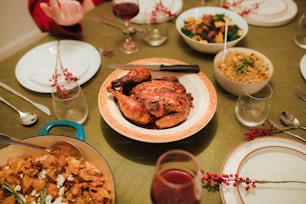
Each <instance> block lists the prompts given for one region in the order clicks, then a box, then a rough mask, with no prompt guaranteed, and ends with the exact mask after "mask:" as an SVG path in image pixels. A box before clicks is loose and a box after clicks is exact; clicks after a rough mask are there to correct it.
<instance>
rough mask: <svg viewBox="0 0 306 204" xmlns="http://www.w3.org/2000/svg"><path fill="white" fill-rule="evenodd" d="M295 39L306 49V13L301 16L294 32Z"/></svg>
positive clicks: (297, 43)
mask: <svg viewBox="0 0 306 204" xmlns="http://www.w3.org/2000/svg"><path fill="white" fill-rule="evenodd" d="M293 39H294V42H295V44H296V45H297V46H299V47H301V48H303V49H306V13H304V14H303V15H302V16H301V17H300V19H299V21H298V24H297V26H296V29H295V32H294V34H293Z"/></svg>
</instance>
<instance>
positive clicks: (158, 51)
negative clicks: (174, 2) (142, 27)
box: [0, 0, 306, 204]
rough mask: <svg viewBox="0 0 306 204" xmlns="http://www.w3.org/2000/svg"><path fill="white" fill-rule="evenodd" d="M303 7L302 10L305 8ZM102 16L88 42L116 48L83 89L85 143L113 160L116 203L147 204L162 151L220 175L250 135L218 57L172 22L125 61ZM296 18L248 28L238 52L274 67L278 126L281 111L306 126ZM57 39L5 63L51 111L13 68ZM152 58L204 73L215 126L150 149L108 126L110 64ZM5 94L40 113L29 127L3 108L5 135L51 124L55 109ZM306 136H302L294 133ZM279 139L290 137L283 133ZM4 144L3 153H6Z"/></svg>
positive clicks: (91, 25)
mask: <svg viewBox="0 0 306 204" xmlns="http://www.w3.org/2000/svg"><path fill="white" fill-rule="evenodd" d="M199 2H200V1H191V0H185V1H184V10H185V9H188V8H191V7H194V6H197V4H198V3H199ZM296 3H297V5H298V7H299V13H298V16H297V17H299V16H301V14H302V12H303V9H304V10H305V8H306V1H304V0H298V1H296ZM302 8H303V9H302ZM101 13H109V14H111V3H110V2H107V3H104V4H102V5H100V6H98V7H97V8H96V9H95V10H94V11H92V12H90V13H89V14H88V15H87V16H86V19H85V20H84V22H83V25H84V38H83V39H82V40H83V41H85V42H88V43H90V44H92V45H93V46H96V47H100V48H106V49H115V52H114V54H113V55H112V56H110V57H102V65H101V67H100V69H99V71H98V72H97V74H96V75H95V76H94V77H93V78H92V79H91V80H89V81H88V82H87V83H86V84H84V85H82V88H83V90H84V93H85V95H86V97H87V101H88V104H89V118H88V119H87V121H86V123H85V124H84V128H85V133H86V142H87V143H89V144H90V145H92V146H93V147H95V148H96V149H97V150H98V151H99V152H100V153H101V154H102V155H103V156H104V158H105V160H106V161H107V162H108V164H109V166H110V168H111V171H112V173H113V175H114V178H115V184H116V200H117V203H120V204H122V203H124V204H126V203H133V204H136V203H150V183H151V178H152V176H153V173H154V165H155V162H156V158H157V157H158V156H159V155H160V154H161V153H162V152H164V151H166V150H168V149H173V148H180V149H185V150H188V151H190V152H192V153H193V154H194V155H196V158H197V160H198V162H199V164H200V167H201V168H204V169H205V170H207V171H210V172H217V173H220V169H221V167H222V164H223V162H224V160H225V158H226V156H227V154H229V152H231V150H232V149H233V148H234V147H235V146H237V145H239V144H241V143H243V142H245V138H244V135H243V132H244V131H246V130H248V129H247V128H246V127H244V126H243V125H241V124H240V123H239V122H238V121H237V120H236V118H235V114H234V106H235V102H236V99H237V98H236V97H235V96H232V95H229V94H227V93H226V92H224V91H223V90H222V89H221V88H220V87H219V86H218V84H217V82H216V80H215V78H214V75H213V58H214V55H210V54H203V53H198V52H196V51H193V50H192V49H191V48H190V47H188V46H187V44H185V43H184V42H183V40H182V39H181V37H180V36H179V34H178V32H177V31H176V28H175V21H173V22H172V23H171V25H170V27H169V29H170V32H169V40H168V41H167V43H166V44H165V45H162V46H160V47H149V46H147V45H146V44H144V42H143V41H142V39H141V33H137V34H136V35H135V36H134V37H135V38H136V39H137V40H138V42H139V43H140V45H141V50H140V52H138V53H136V54H132V55H125V54H122V53H120V52H119V51H118V50H117V49H116V44H117V42H118V41H119V40H121V39H122V38H123V34H122V33H121V32H119V31H118V30H117V29H115V28H112V27H109V26H107V25H104V24H99V23H96V22H93V21H91V20H89V19H90V18H91V17H93V16H100V14H101ZM296 24H297V18H295V19H294V20H293V21H292V22H290V23H289V24H287V25H283V26H279V27H274V28H263V27H256V26H249V32H248V34H247V36H246V38H245V39H244V40H242V41H241V42H240V43H239V44H238V45H237V46H242V47H249V48H253V49H256V50H258V51H260V52H262V53H264V54H265V55H267V56H268V57H269V58H270V59H271V61H272V62H273V64H274V67H275V72H274V76H273V79H272V81H271V85H272V86H273V89H274V95H273V107H272V112H271V115H270V117H271V118H273V119H275V120H278V116H279V113H280V111H282V110H288V111H290V112H292V113H294V114H296V116H298V117H299V118H300V121H301V123H302V124H304V125H305V124H306V109H305V104H306V103H305V102H303V101H302V100H300V99H298V98H297V97H296V95H295V93H294V90H295V87H296V86H297V85H299V86H300V87H302V88H303V89H304V90H306V86H305V80H304V79H303V77H302V75H301V74H300V68H299V63H300V60H301V58H302V56H303V55H304V54H305V50H303V49H301V48H298V47H297V46H296V45H295V44H294V43H293V40H292V35H293V31H294V29H295V26H296ZM57 39H59V38H57V37H54V36H49V35H48V36H45V37H43V38H42V39H38V40H37V41H36V42H35V43H33V44H32V45H30V46H28V47H26V48H25V49H22V50H20V51H18V52H17V53H15V54H14V55H13V56H11V57H8V58H7V59H5V60H3V61H1V62H0V81H2V82H5V83H7V84H8V85H10V86H12V87H13V88H15V89H17V90H18V91H20V92H21V93H23V94H25V95H26V96H28V97H29V98H31V99H33V100H34V101H37V102H40V103H43V104H45V105H47V106H48V107H49V108H50V109H51V110H52V103H51V96H50V94H41V93H35V92H32V91H29V90H27V89H25V88H23V87H22V86H21V85H20V84H19V83H18V82H17V80H16V77H15V66H16V64H17V62H18V60H19V59H20V58H21V57H22V56H23V55H24V54H25V53H26V52H28V51H29V50H30V49H32V48H33V47H35V46H37V45H40V44H42V43H45V42H49V41H53V40H57ZM149 57H164V58H173V59H177V60H181V61H184V62H186V63H190V64H199V65H200V66H201V71H202V72H203V73H205V74H206V75H207V76H208V78H209V79H210V80H211V82H212V83H213V85H214V86H215V89H216V91H217V97H218V105H217V111H216V113H215V116H214V118H213V119H212V121H211V122H210V123H209V124H208V125H207V126H206V127H205V128H203V129H202V130H201V131H200V132H198V133H197V134H195V135H194V136H192V137H189V138H188V139H185V140H182V141H177V142H173V143H169V144H147V143H142V142H137V141H134V140H130V139H128V138H126V137H124V136H122V135H120V134H118V133H116V132H115V131H114V130H113V129H112V128H110V127H109V126H108V125H107V124H106V123H105V121H104V120H103V118H102V117H101V115H100V113H99V109H98V92H99V89H100V86H101V85H102V83H103V81H104V80H105V78H106V77H107V76H108V75H109V74H110V73H111V72H112V71H113V70H111V69H109V68H107V65H108V64H110V63H127V62H130V61H133V60H136V59H142V58H149ZM0 95H1V96H3V97H5V98H6V99H7V100H9V101H11V102H12V103H14V104H15V105H16V106H18V107H19V108H20V109H22V110H27V111H35V112H36V113H38V114H39V121H38V123H37V124H35V125H34V126H32V127H25V126H21V125H20V124H19V123H18V116H17V114H16V113H15V112H14V111H13V110H11V109H10V108H8V107H7V106H5V105H4V104H0V120H1V122H0V132H3V133H6V134H9V135H13V136H16V137H18V138H27V137H30V136H34V135H36V134H37V132H38V131H39V130H40V128H42V127H43V126H44V125H45V124H46V123H48V122H50V121H52V120H56V117H55V114H54V112H53V111H52V115H51V116H47V115H45V114H44V113H42V112H40V111H39V110H37V109H35V108H34V107H33V106H31V105H30V104H29V103H27V102H25V101H23V100H22V99H20V98H18V97H16V96H14V95H12V94H11V93H9V92H7V91H6V90H4V89H2V88H0ZM296 132H297V133H299V134H300V135H302V136H303V137H305V136H306V134H305V132H303V131H301V130H296ZM51 133H52V134H60V135H73V134H74V132H73V131H71V129H69V128H57V129H54V130H52V131H51ZM280 136H281V137H286V138H288V136H286V135H284V134H281V135H280ZM4 146H5V145H4V144H0V147H4ZM221 202H222V201H221V198H220V194H219V192H218V191H215V192H211V191H208V190H207V189H203V196H202V203H221Z"/></svg>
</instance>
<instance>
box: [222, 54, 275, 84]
mask: <svg viewBox="0 0 306 204" xmlns="http://www.w3.org/2000/svg"><path fill="white" fill-rule="evenodd" d="M218 69H219V71H220V72H221V73H222V74H223V75H224V76H225V77H227V78H229V79H231V80H234V81H236V82H239V83H245V82H247V81H254V82H256V81H264V80H267V79H268V78H269V71H268V70H269V67H268V64H267V63H265V62H264V60H263V58H261V57H260V56H258V55H256V54H254V53H251V54H246V53H244V52H239V51H229V52H228V53H227V54H226V55H225V57H224V60H223V61H221V62H220V63H219V64H218Z"/></svg>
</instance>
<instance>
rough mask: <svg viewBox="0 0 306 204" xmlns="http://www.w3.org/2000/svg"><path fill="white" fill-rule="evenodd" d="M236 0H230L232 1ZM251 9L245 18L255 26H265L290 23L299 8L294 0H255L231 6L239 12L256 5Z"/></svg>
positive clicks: (229, 0)
mask: <svg viewBox="0 0 306 204" xmlns="http://www.w3.org/2000/svg"><path fill="white" fill-rule="evenodd" d="M233 1H234V0H228V1H227V2H229V3H231V2H233ZM256 3H257V4H258V8H256V9H251V10H252V11H251V12H250V13H248V14H246V15H245V16H243V17H244V18H245V20H246V21H247V22H248V23H249V24H251V25H255V26H263V27H275V26H281V25H284V24H287V23H289V22H290V21H291V20H292V19H293V18H294V17H295V16H296V14H297V12H298V8H297V5H296V3H295V2H294V1H293V0H254V1H243V2H242V3H241V4H237V6H233V7H230V9H231V10H233V11H236V12H238V13H240V12H242V11H243V10H247V9H248V8H253V7H256V6H255V5H256Z"/></svg>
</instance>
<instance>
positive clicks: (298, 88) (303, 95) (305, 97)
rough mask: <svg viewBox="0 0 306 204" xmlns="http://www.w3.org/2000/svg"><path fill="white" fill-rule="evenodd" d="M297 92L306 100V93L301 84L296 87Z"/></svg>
mask: <svg viewBox="0 0 306 204" xmlns="http://www.w3.org/2000/svg"><path fill="white" fill-rule="evenodd" d="M295 93H296V95H297V96H298V97H299V98H301V99H302V100H303V101H306V93H305V92H304V91H303V90H302V89H301V88H300V87H299V86H297V87H296V89H295Z"/></svg>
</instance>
